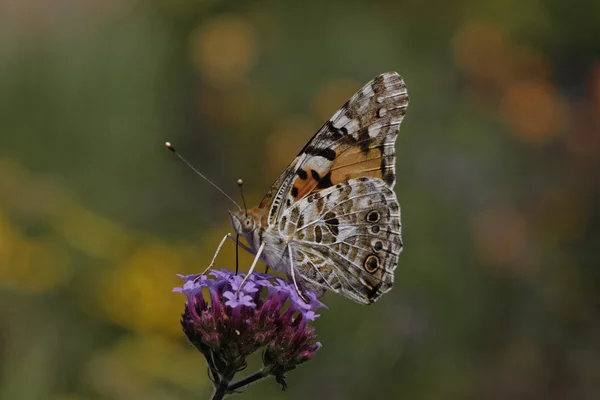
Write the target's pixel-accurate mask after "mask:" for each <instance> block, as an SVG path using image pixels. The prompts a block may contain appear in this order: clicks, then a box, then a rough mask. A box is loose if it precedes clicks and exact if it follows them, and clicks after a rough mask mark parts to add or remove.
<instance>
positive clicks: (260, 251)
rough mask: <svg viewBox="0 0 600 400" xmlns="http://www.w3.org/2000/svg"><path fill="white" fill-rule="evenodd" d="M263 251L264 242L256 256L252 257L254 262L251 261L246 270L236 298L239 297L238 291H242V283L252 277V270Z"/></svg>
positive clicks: (238, 292)
mask: <svg viewBox="0 0 600 400" xmlns="http://www.w3.org/2000/svg"><path fill="white" fill-rule="evenodd" d="M264 249H265V242H263V244H261V245H260V247H259V248H258V251H257V252H256V256H255V257H254V261H252V265H251V266H250V269H249V270H248V273H247V274H246V276H245V277H244V279H243V280H242V283H240V287H239V288H238V290H237V292H236V296H239V294H240V290H241V289H242V286H244V283H246V281H247V280H248V278H249V277H250V275H252V272H253V271H254V268H256V263H257V262H258V259H259V258H260V255H261V254H262V252H263V250H264Z"/></svg>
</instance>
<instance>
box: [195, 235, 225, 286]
mask: <svg viewBox="0 0 600 400" xmlns="http://www.w3.org/2000/svg"><path fill="white" fill-rule="evenodd" d="M229 235H230V234H229V233H228V234H227V235H225V236H223V239H221V243H219V246H218V247H217V251H215V255H214V256H213V258H212V261H211V262H210V264H208V268H206V269H205V270H204V271H202V273H201V274H200V275H198V276H197V277H196V279H194V282H196V281H197V280H198V279H200V277H201V276H203V275H204V274H206V273H207V272H208V271H210V270H211V269H212V267H213V265H215V260H216V259H217V255H219V252H220V251H221V247H223V244H225V240H227V237H228V236H229Z"/></svg>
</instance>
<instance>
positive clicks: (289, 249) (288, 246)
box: [287, 244, 308, 303]
mask: <svg viewBox="0 0 600 400" xmlns="http://www.w3.org/2000/svg"><path fill="white" fill-rule="evenodd" d="M287 249H288V255H289V256H290V273H291V275H292V282H294V287H295V288H296V292H297V293H298V296H300V298H301V299H302V300H304V302H305V303H308V300H307V299H306V297H304V295H303V294H302V292H301V291H300V288H298V282H296V274H295V273H294V260H293V259H292V247H291V246H290V245H289V244H288V245H287Z"/></svg>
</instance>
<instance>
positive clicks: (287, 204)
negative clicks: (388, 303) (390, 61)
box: [259, 72, 408, 304]
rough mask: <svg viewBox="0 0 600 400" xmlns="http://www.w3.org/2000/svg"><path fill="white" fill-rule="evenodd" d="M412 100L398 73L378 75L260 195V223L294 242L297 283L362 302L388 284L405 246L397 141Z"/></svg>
mask: <svg viewBox="0 0 600 400" xmlns="http://www.w3.org/2000/svg"><path fill="white" fill-rule="evenodd" d="M407 106H408V95H407V90H406V85H405V84H404V81H403V80H402V78H401V77H400V75H398V74H397V73H395V72H388V73H384V74H381V75H379V76H377V77H376V78H375V79H373V80H372V81H371V82H369V83H367V84H366V85H365V86H364V87H363V88H362V89H360V90H359V91H358V92H357V93H356V94H355V95H354V96H352V98H351V99H350V100H349V101H348V102H346V104H344V105H343V106H342V107H341V108H340V109H339V110H338V111H337V112H336V113H335V114H334V115H333V117H332V118H331V119H330V120H329V121H327V122H326V123H325V124H324V125H323V126H322V127H321V128H320V129H319V130H318V131H317V133H316V134H315V135H314V136H313V138H312V139H311V140H310V141H309V142H308V143H307V144H306V146H304V148H303V149H302V150H301V151H300V153H299V154H298V156H296V158H295V159H294V160H293V161H292V163H291V164H290V165H289V166H288V167H287V168H286V169H285V171H284V172H283V173H282V174H281V175H280V177H279V178H278V179H277V181H276V182H275V183H274V184H273V186H272V187H271V189H270V190H269V191H268V192H267V194H266V195H265V197H264V198H263V200H262V201H261V203H260V205H259V209H263V210H264V211H265V212H264V214H263V218H264V220H263V224H264V225H267V226H268V228H267V229H269V230H271V231H278V234H279V236H280V237H281V238H283V240H284V241H287V242H288V243H289V245H288V250H289V251H291V253H292V257H291V259H292V260H293V265H292V266H290V268H293V270H294V271H295V272H297V273H296V275H297V276H299V279H298V280H299V282H298V283H299V284H300V286H303V287H304V288H308V289H311V290H321V291H322V290H331V291H334V292H340V293H342V294H343V295H345V296H346V297H348V298H350V299H352V300H354V301H357V302H359V303H363V304H370V303H372V302H374V301H376V300H377V299H378V298H379V296H381V294H383V293H385V292H386V291H388V290H390V289H391V287H392V284H393V281H394V274H393V273H394V270H395V268H396V266H397V262H398V256H399V254H400V251H401V250H402V238H401V224H400V207H399V205H398V202H397V200H396V195H395V193H394V191H393V188H394V185H395V182H396V172H395V164H396V151H395V144H396V137H397V136H398V131H399V129H400V124H401V122H402V120H403V118H404V115H405V113H406V108H407ZM290 272H291V271H290ZM289 275H290V274H289V273H288V276H289Z"/></svg>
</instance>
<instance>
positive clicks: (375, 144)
mask: <svg viewBox="0 0 600 400" xmlns="http://www.w3.org/2000/svg"><path fill="white" fill-rule="evenodd" d="M407 106H408V95H407V91H406V85H405V84H404V81H403V80H402V78H401V77H400V75H398V74H397V73H396V72H388V73H384V74H381V75H379V76H378V77H376V78H375V79H373V80H372V81H371V82H369V83H367V84H366V85H365V86H364V87H363V88H362V89H361V90H359V91H358V92H357V93H356V94H355V95H354V96H353V97H352V98H351V99H350V100H349V101H348V102H346V104H344V105H343V106H342V108H340V110H338V112H336V113H335V114H334V116H333V117H332V118H331V119H330V120H329V121H327V122H326V123H325V124H324V125H323V126H322V127H321V129H319V131H317V133H316V134H315V136H313V138H312V139H311V140H310V141H309V142H308V143H307V144H306V146H304V148H303V149H302V150H301V151H300V153H299V154H298V156H297V157H296V158H295V159H294V160H293V161H292V163H291V164H290V165H289V166H288V167H287V168H286V170H285V171H284V172H283V174H282V175H281V176H280V177H279V179H278V180H277V181H276V182H275V184H274V185H273V186H272V188H271V189H270V190H269V192H267V195H265V197H264V198H263V200H262V202H261V204H260V206H259V207H261V208H267V207H268V208H269V214H268V223H269V224H270V225H273V224H276V222H277V220H278V218H279V217H280V215H281V213H282V212H283V211H284V210H285V209H287V208H289V207H291V206H292V205H293V204H294V203H296V202H297V201H299V200H300V199H302V198H304V197H306V196H307V195H309V194H310V193H314V192H318V191H320V190H323V189H327V188H329V187H332V186H334V185H336V184H338V183H341V182H345V181H347V180H349V179H354V178H358V177H372V178H379V179H381V180H383V181H384V182H385V185H386V186H387V187H388V188H390V189H393V187H394V184H395V179H396V174H395V162H396V155H395V142H396V137H397V135H398V130H399V129H400V123H401V122H402V119H403V118H404V114H405V112H406V108H407Z"/></svg>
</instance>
